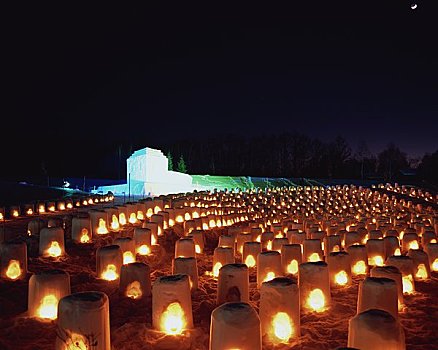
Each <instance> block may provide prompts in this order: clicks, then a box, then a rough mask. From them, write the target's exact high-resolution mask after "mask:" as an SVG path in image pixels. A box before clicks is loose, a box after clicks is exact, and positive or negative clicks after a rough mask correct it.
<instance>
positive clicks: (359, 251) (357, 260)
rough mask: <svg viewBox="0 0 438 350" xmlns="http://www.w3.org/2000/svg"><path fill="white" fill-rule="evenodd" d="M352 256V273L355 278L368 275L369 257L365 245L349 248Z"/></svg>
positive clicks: (355, 245) (348, 250)
mask: <svg viewBox="0 0 438 350" xmlns="http://www.w3.org/2000/svg"><path fill="white" fill-rule="evenodd" d="M347 252H348V254H349V255H350V262H351V273H352V274H353V275H355V276H358V275H366V274H367V271H368V255H367V249H366V247H365V245H364V244H354V245H350V246H349V247H348V248H347Z"/></svg>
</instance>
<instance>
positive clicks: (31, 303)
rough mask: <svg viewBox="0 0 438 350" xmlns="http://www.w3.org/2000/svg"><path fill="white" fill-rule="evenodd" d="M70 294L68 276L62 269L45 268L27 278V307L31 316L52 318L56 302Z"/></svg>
mask: <svg viewBox="0 0 438 350" xmlns="http://www.w3.org/2000/svg"><path fill="white" fill-rule="evenodd" d="M69 294H70V276H69V274H68V273H67V272H64V271H62V270H46V271H43V272H40V273H36V274H34V275H32V276H31V277H30V279H29V293H28V303H27V309H28V314H29V316H31V317H39V318H42V319H48V320H54V319H56V318H57V315H58V302H59V300H60V299H61V298H63V297H64V296H66V295H69Z"/></svg>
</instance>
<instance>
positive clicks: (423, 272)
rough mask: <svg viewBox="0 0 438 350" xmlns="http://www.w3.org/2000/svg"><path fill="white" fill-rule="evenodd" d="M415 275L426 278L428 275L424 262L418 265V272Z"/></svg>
mask: <svg viewBox="0 0 438 350" xmlns="http://www.w3.org/2000/svg"><path fill="white" fill-rule="evenodd" d="M415 277H417V278H419V279H426V278H427V277H428V276H427V270H426V266H425V265H424V264H419V265H418V268H417V273H416V274H415Z"/></svg>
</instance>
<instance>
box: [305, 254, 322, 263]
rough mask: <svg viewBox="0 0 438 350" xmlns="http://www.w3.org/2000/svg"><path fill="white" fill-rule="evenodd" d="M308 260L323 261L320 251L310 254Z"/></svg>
mask: <svg viewBox="0 0 438 350" xmlns="http://www.w3.org/2000/svg"><path fill="white" fill-rule="evenodd" d="M307 261H310V262H317V261H321V258H320V257H319V254H318V253H312V254H310V256H309V257H308V258H307Z"/></svg>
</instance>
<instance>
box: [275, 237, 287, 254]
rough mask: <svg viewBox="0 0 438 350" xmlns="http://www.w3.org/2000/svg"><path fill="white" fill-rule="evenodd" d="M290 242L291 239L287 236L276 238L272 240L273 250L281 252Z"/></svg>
mask: <svg viewBox="0 0 438 350" xmlns="http://www.w3.org/2000/svg"><path fill="white" fill-rule="evenodd" d="M288 243H289V241H288V239H287V238H285V237H282V238H274V240H273V241H272V250H276V251H277V252H280V253H281V247H282V246H283V245H285V244H288Z"/></svg>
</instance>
